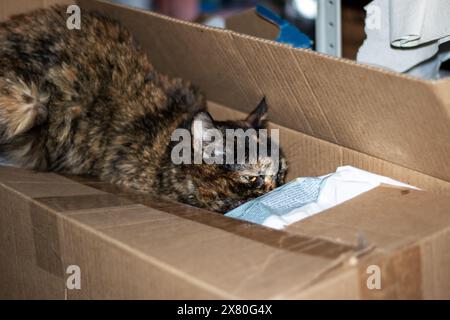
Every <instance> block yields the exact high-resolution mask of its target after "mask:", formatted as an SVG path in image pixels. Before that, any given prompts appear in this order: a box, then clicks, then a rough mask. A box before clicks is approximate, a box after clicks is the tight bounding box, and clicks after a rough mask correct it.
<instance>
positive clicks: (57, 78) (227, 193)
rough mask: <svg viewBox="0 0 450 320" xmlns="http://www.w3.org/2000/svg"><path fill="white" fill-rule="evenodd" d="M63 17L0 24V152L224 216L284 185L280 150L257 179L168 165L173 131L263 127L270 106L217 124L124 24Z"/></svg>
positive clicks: (35, 16) (227, 168)
mask: <svg viewBox="0 0 450 320" xmlns="http://www.w3.org/2000/svg"><path fill="white" fill-rule="evenodd" d="M66 19H67V14H66V8H65V7H62V6H57V7H54V8H52V9H41V10H38V11H34V12H32V13H30V14H25V15H20V16H16V17H14V18H12V19H10V20H9V21H7V22H4V23H1V24H0V157H3V158H5V159H7V161H8V162H10V163H12V164H13V165H16V166H20V167H25V168H30V169H35V170H42V171H56V172H62V173H68V174H76V175H93V176H97V177H99V178H100V179H102V180H104V181H107V182H111V183H115V184H118V185H122V186H125V187H128V188H131V189H135V190H137V191H139V192H143V193H151V194H156V195H163V196H166V197H169V198H171V199H173V200H177V201H181V202H184V203H187V204H191V205H194V206H197V207H202V208H206V209H210V210H213V211H217V212H221V213H224V212H226V211H228V210H230V209H233V208H234V207H236V206H238V205H239V204H241V203H242V202H244V201H246V200H249V199H252V198H254V197H257V196H259V195H261V194H263V193H265V192H267V191H269V190H271V189H273V188H275V187H277V186H279V185H280V184H282V183H283V182H284V178H285V173H286V162H285V160H284V158H282V155H281V159H280V161H279V164H280V166H279V170H278V173H277V174H274V175H271V176H259V177H256V178H255V177H251V175H249V173H248V171H249V167H248V166H247V167H246V168H245V170H244V169H243V167H242V166H239V165H207V164H200V165H175V164H173V163H172V161H171V158H170V154H171V146H172V145H173V143H171V140H170V138H171V134H172V132H173V131H174V130H175V129H176V128H186V129H188V130H193V129H192V128H193V126H191V124H192V123H193V122H194V121H202V123H203V126H204V127H205V128H214V127H215V128H218V129H219V130H221V131H223V130H224V129H226V128H244V129H245V128H251V127H255V128H260V127H263V126H264V123H265V120H264V117H265V115H266V112H267V106H266V105H265V103H262V104H261V105H260V106H258V108H257V109H255V111H254V112H253V113H252V114H250V115H249V116H248V118H247V119H245V120H243V121H235V122H231V121H228V122H216V121H214V120H213V119H212V118H211V117H210V116H209V114H208V113H207V111H206V103H205V99H204V97H203V96H202V95H201V94H200V93H199V92H198V91H197V90H196V89H195V88H194V87H192V86H191V85H190V84H187V83H185V82H183V81H182V80H180V79H169V78H168V77H166V76H164V75H162V74H160V73H158V72H157V71H156V70H154V69H153V67H152V65H151V63H150V62H149V60H148V57H147V56H146V55H145V54H144V53H143V52H141V51H139V50H138V49H137V48H136V46H135V44H134V43H133V39H132V36H131V34H130V33H129V32H128V31H127V30H126V29H124V28H123V27H121V26H120V25H118V24H117V23H115V22H113V21H110V20H109V19H107V18H104V17H102V16H100V15H97V14H91V13H89V14H88V13H83V24H82V28H81V30H68V29H67V27H66ZM280 154H281V153H280ZM262 165H263V164H261V163H259V162H258V164H255V165H253V167H251V168H250V169H251V170H254V171H255V172H258V171H259V169H260V167H261V166H262Z"/></svg>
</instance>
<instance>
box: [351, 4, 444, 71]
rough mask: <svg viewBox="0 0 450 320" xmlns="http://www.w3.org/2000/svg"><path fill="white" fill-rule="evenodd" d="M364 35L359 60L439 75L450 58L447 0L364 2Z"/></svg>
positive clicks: (390, 67)
mask: <svg viewBox="0 0 450 320" xmlns="http://www.w3.org/2000/svg"><path fill="white" fill-rule="evenodd" d="M366 11H367V17H366V27H365V31H366V35H367V38H366V40H365V41H364V44H363V45H362V47H361V48H360V50H359V52H358V57H357V60H358V61H359V62H363V63H367V64H371V65H376V66H380V67H384V68H387V69H390V70H393V71H396V72H403V73H408V74H411V75H414V76H417V77H421V78H424V79H439V78H440V77H442V74H441V73H440V72H439V69H440V66H441V64H442V62H443V61H446V60H448V59H449V58H450V46H449V45H446V43H448V42H449V41H450V1H448V0H427V1H424V0H391V1H389V0H374V1H373V2H371V3H370V4H369V5H368V6H366Z"/></svg>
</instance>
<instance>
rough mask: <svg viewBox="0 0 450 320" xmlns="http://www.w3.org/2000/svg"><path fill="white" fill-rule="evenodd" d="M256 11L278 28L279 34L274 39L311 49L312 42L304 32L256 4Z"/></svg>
mask: <svg viewBox="0 0 450 320" xmlns="http://www.w3.org/2000/svg"><path fill="white" fill-rule="evenodd" d="M256 13H257V14H258V15H259V16H260V17H262V18H263V19H265V20H267V21H270V22H271V23H273V24H275V25H277V26H278V27H279V28H280V34H279V35H278V38H277V39H276V41H278V42H281V43H286V44H289V45H291V46H293V47H294V48H303V49H312V45H313V42H312V40H311V39H310V38H309V37H308V36H307V35H306V34H304V33H303V32H301V31H300V30H298V28H297V27H295V26H294V25H292V24H290V23H289V22H288V21H286V20H284V19H282V18H281V17H280V16H278V15H277V14H276V13H274V12H273V11H271V10H269V9H267V8H266V7H263V6H257V7H256Z"/></svg>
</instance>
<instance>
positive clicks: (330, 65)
mask: <svg viewBox="0 0 450 320" xmlns="http://www.w3.org/2000/svg"><path fill="white" fill-rule="evenodd" d="M80 4H82V6H84V7H85V8H90V9H97V10H100V11H102V12H104V13H106V14H108V15H110V16H111V17H114V18H116V19H119V20H120V21H121V22H122V23H123V24H125V25H126V26H127V27H128V28H129V29H130V30H131V31H132V32H133V33H134V35H135V36H136V38H137V40H138V41H139V43H140V44H141V45H142V47H143V48H144V49H145V50H146V51H147V53H148V54H149V56H150V57H151V60H152V62H153V63H154V64H155V66H156V67H157V68H158V69H159V70H161V71H162V72H164V73H168V74H170V75H172V76H180V77H183V78H186V79H189V80H191V81H192V82H194V83H195V84H197V85H199V86H200V87H201V88H202V90H203V91H205V92H206V94H207V96H208V98H209V99H210V100H212V101H215V102H218V103H221V104H223V105H227V106H230V107H233V108H235V109H237V110H240V111H244V112H249V111H251V110H252V109H253V108H254V106H255V105H256V104H257V103H258V101H259V100H260V99H261V97H263V96H266V97H267V99H268V102H269V104H270V105H271V106H272V108H271V111H270V112H271V114H270V118H271V120H273V121H274V122H276V123H278V124H281V125H283V126H286V127H288V128H291V129H294V130H298V131H300V132H303V133H306V134H308V135H311V136H314V137H317V138H320V139H323V140H327V141H330V142H332V143H335V144H339V145H341V146H345V147H347V148H350V149H353V150H357V151H360V152H363V153H366V154H369V155H372V156H375V157H378V158H381V159H384V160H388V161H391V162H393V163H396V164H400V165H403V166H405V167H407V168H411V169H414V170H416V171H419V172H422V173H425V174H428V175H431V176H433V177H437V178H440V179H443V180H447V181H449V180H450V166H448V165H447V163H448V159H449V158H450V140H449V139H448V137H449V136H450V119H449V117H450V115H449V113H450V111H449V106H448V104H444V103H443V98H442V96H441V92H442V91H443V90H444V89H442V90H437V89H436V88H440V87H442V88H450V86H448V82H446V81H444V82H430V81H423V80H419V79H415V78H412V77H409V76H405V75H399V74H396V73H393V72H388V71H385V70H382V69H378V68H374V67H368V66H364V65H359V64H356V63H355V62H352V61H350V60H345V59H337V58H334V57H330V56H325V55H322V54H319V53H315V52H312V51H307V50H301V49H294V48H289V47H287V46H285V45H282V44H278V43H275V42H272V41H268V40H264V39H257V38H253V37H250V36H247V35H243V34H238V33H235V32H232V31H229V30H220V29H215V28H209V27H205V26H201V25H198V24H193V23H189V22H182V21H178V20H175V19H172V18H168V17H164V16H160V15H157V14H154V13H150V12H145V11H142V10H138V9H131V8H126V7H122V6H118V5H113V4H109V3H106V2H103V1H86V0H81V1H80ZM162 34H165V35H170V36H161V35H162ZM168 53H170V54H168ZM199 53H200V54H199Z"/></svg>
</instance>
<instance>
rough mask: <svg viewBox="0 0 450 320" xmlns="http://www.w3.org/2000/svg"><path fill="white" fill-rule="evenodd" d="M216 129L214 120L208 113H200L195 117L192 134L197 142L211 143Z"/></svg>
mask: <svg viewBox="0 0 450 320" xmlns="http://www.w3.org/2000/svg"><path fill="white" fill-rule="evenodd" d="M215 129H216V127H215V125H214V120H213V119H212V117H211V115H210V114H209V113H208V112H204V111H202V112H199V113H197V114H196V115H195V117H194V119H193V120H192V124H191V134H192V136H193V138H194V143H196V142H200V141H202V142H210V141H211V140H212V137H213V136H214V133H215V131H216V130H215Z"/></svg>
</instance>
